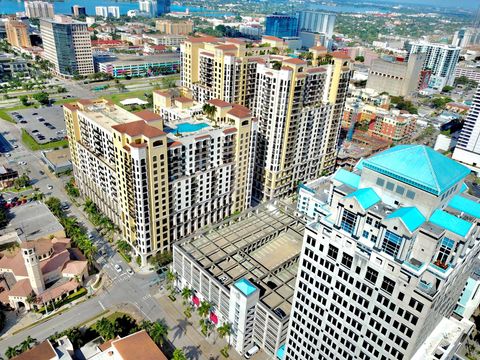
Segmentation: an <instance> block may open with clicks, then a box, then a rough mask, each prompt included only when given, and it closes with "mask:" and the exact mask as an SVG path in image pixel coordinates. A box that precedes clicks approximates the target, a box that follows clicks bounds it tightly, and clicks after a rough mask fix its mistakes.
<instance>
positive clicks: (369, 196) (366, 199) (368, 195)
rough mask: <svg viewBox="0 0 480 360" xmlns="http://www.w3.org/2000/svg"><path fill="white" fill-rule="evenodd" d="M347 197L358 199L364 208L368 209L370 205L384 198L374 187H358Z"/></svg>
mask: <svg viewBox="0 0 480 360" xmlns="http://www.w3.org/2000/svg"><path fill="white" fill-rule="evenodd" d="M345 197H346V198H351V197H354V198H355V199H357V201H358V203H359V204H360V206H361V207H362V208H363V209H364V210H367V209H368V208H369V207H371V206H373V205H375V204H376V203H378V202H379V201H381V200H382V199H380V196H378V195H377V193H376V192H375V191H374V190H373V189H372V188H364V189H358V190H356V191H354V192H352V193H351V194H348V195H347V196H345Z"/></svg>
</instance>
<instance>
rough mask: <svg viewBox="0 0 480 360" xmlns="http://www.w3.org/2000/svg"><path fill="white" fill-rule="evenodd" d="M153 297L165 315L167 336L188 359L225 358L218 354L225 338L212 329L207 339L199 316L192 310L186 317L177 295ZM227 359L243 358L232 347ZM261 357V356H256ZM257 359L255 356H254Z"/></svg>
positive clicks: (236, 359) (224, 344)
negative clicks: (173, 298) (201, 327)
mask: <svg viewBox="0 0 480 360" xmlns="http://www.w3.org/2000/svg"><path fill="white" fill-rule="evenodd" d="M154 297H155V299H156V300H157V301H158V302H159V303H160V305H161V306H162V308H163V309H164V311H165V314H166V315H167V318H165V321H166V323H167V325H168V327H169V329H170V332H169V334H168V338H169V339H171V341H172V342H173V344H174V345H175V346H176V347H180V348H182V349H183V350H184V351H185V354H186V355H187V358H188V359H205V360H210V359H215V360H222V359H225V358H224V357H223V355H221V354H220V350H221V349H222V348H223V347H225V346H226V345H227V342H226V341H225V339H221V338H220V337H219V336H218V335H217V334H216V331H215V330H212V332H211V334H210V336H209V338H208V339H206V338H205V336H203V334H202V333H201V332H200V325H199V321H200V317H199V316H198V314H197V313H196V312H192V317H191V318H190V319H186V318H185V315H184V314H183V305H182V300H181V299H179V297H180V296H177V300H176V301H175V302H172V301H171V300H170V299H169V298H168V296H167V295H160V296H159V295H156V296H154ZM229 355H230V356H229V357H228V359H232V360H241V359H243V358H242V357H241V356H240V355H239V354H238V353H237V352H236V351H235V349H233V348H230V350H229ZM258 359H261V357H258ZM255 360H257V358H255Z"/></svg>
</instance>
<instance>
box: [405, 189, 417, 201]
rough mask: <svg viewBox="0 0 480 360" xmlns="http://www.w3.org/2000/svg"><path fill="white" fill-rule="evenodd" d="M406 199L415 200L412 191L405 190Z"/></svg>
mask: <svg viewBox="0 0 480 360" xmlns="http://www.w3.org/2000/svg"><path fill="white" fill-rule="evenodd" d="M407 198H409V199H412V200H413V199H415V193H414V192H413V191H412V190H407Z"/></svg>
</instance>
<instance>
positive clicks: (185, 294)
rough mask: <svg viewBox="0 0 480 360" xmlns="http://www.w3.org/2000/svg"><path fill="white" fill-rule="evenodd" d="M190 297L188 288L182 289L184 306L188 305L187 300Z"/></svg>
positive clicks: (191, 292) (190, 291)
mask: <svg viewBox="0 0 480 360" xmlns="http://www.w3.org/2000/svg"><path fill="white" fill-rule="evenodd" d="M192 295H193V291H192V289H190V288H188V287H184V288H183V289H182V298H183V304H184V305H185V304H187V303H188V300H189V299H190V298H191V297H192Z"/></svg>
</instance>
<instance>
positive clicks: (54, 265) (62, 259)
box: [40, 250, 70, 274]
mask: <svg viewBox="0 0 480 360" xmlns="http://www.w3.org/2000/svg"><path fill="white" fill-rule="evenodd" d="M69 260H70V253H69V252H68V250H63V251H62V252H60V253H54V254H53V255H52V256H51V257H49V258H48V259H46V260H42V261H40V268H41V269H42V274H48V273H50V272H52V271H55V270H59V269H62V268H63V267H64V266H65V264H66V263H67V262H68V261H69Z"/></svg>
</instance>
